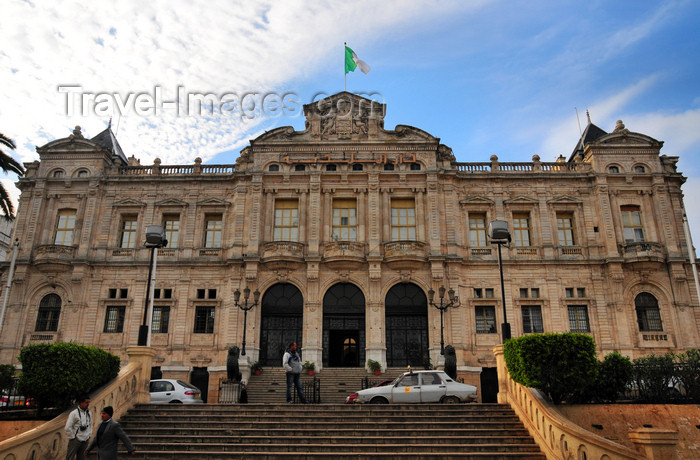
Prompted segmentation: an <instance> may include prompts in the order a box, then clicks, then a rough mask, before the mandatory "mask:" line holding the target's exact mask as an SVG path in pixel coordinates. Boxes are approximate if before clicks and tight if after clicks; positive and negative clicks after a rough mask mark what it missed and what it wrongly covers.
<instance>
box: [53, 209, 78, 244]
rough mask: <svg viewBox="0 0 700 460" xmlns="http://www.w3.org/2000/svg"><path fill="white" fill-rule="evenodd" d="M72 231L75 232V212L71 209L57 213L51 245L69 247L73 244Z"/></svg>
mask: <svg viewBox="0 0 700 460" xmlns="http://www.w3.org/2000/svg"><path fill="white" fill-rule="evenodd" d="M73 230H75V211H74V210H72V209H64V210H62V211H59V213H58V220H57V221H56V237H55V238H54V241H53V244H55V245H58V246H71V245H72V244H73Z"/></svg>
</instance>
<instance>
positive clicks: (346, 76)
mask: <svg viewBox="0 0 700 460" xmlns="http://www.w3.org/2000/svg"><path fill="white" fill-rule="evenodd" d="M346 46H348V42H343V78H344V79H345V86H344V88H343V91H347V90H348V73H347V72H346V71H345V47H346Z"/></svg>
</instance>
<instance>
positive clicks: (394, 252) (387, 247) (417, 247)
mask: <svg viewBox="0 0 700 460" xmlns="http://www.w3.org/2000/svg"><path fill="white" fill-rule="evenodd" d="M426 249H427V245H426V244H425V243H423V242H420V241H391V242H389V243H384V261H385V262H386V263H387V265H389V267H390V268H391V269H400V268H420V267H421V266H423V264H425V263H426V262H427V254H426Z"/></svg>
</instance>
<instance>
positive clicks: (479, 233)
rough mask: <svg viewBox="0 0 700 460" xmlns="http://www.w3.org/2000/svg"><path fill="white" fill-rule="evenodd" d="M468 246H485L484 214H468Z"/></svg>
mask: <svg viewBox="0 0 700 460" xmlns="http://www.w3.org/2000/svg"><path fill="white" fill-rule="evenodd" d="M469 246H472V247H485V246H486V214H483V213H481V214H474V213H469Z"/></svg>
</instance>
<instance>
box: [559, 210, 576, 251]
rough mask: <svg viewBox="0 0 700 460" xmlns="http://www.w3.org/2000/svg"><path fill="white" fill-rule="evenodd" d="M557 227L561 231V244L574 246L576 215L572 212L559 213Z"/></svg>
mask: <svg viewBox="0 0 700 460" xmlns="http://www.w3.org/2000/svg"><path fill="white" fill-rule="evenodd" d="M557 229H558V231H559V246H573V245H574V244H576V243H575V242H574V216H573V215H572V214H570V213H563V214H560V213H557Z"/></svg>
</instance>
